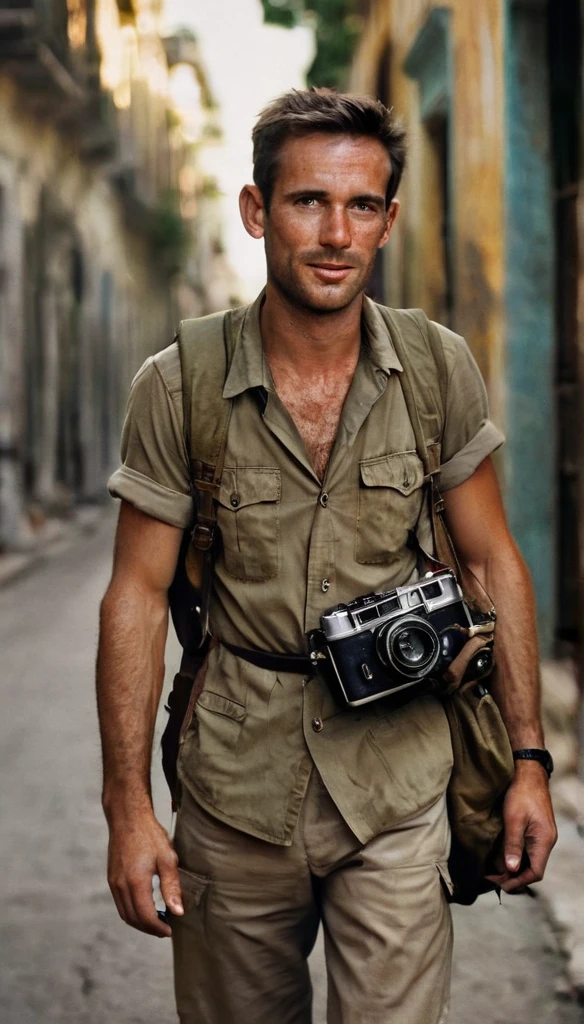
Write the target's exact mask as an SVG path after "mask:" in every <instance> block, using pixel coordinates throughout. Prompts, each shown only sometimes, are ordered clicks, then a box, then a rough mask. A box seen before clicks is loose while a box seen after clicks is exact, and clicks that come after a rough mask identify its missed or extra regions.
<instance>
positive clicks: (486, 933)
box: [0, 512, 582, 1024]
mask: <svg viewBox="0 0 584 1024" xmlns="http://www.w3.org/2000/svg"><path fill="white" fill-rule="evenodd" d="M111 536H112V517H111V514H110V513H109V512H107V513H104V517H103V521H102V523H101V525H100V526H99V528H98V530H97V532H96V533H94V534H92V535H88V536H87V537H85V538H82V539H79V538H77V539H76V540H75V541H74V542H72V543H71V544H70V545H68V546H67V545H65V544H64V545H63V547H62V550H61V551H59V552H54V553H53V554H52V555H51V557H50V559H48V560H47V561H46V562H45V563H44V564H42V565H41V566H40V567H37V568H36V569H35V570H34V571H31V572H30V573H29V575H27V576H26V577H22V578H20V579H19V580H17V581H15V582H13V583H12V584H11V585H9V586H7V587H6V588H5V589H4V590H2V591H0V649H1V650H2V661H1V664H2V715H1V716H0V765H1V768H2V774H3V784H2V787H1V789H0V820H1V821H2V829H1V832H0V875H1V878H2V883H3V897H2V916H1V923H0V932H1V939H0V941H1V956H0V1020H1V1021H2V1022H3V1024H33V1022H34V1024H49V1022H53V1021H54V1022H58V1024H66V1022H67V1024H68V1022H74V1024H106V1022H107V1024H150V1022H153V1024H154V1022H156V1024H165V1022H169V1024H170V1022H172V1021H173V1020H175V1019H176V1017H175V1014H174V1012H173V1004H172V989H171V958H170V945H169V943H168V942H165V941H158V940H155V939H151V938H148V937H146V936H144V935H141V934H139V933H137V932H132V931H131V930H130V929H128V928H126V926H125V925H123V924H122V923H121V922H120V921H119V920H118V918H117V916H116V913H115V910H114V907H113V904H112V902H111V899H110V896H109V893H108V891H107V887H106V883H105V877H104V873H105V856H106V831H105V826H104V822H103V819H102V813H101V809H100V803H99V791H100V773H99V752H98V737H97V729H96V718H95V710H94V696H93V662H94V655H95V646H96V635H97V605H98V602H99V598H100V596H101V594H102V593H103V590H104V588H105V586H106V582H107V579H108V575H109V570H110V547H111ZM176 657H177V654H176V649H175V648H174V647H173V648H172V650H171V652H169V657H168V663H169V665H170V666H171V667H172V665H173V664H175V662H176ZM155 788H156V792H157V806H158V808H159V812H160V816H161V819H162V820H163V823H164V824H168V813H167V809H166V808H167V800H166V796H165V793H164V784H163V783H162V781H161V778H160V774H159V773H158V772H157V776H156V786H155ZM455 928H456V967H455V973H454V989H453V1008H452V1017H451V1021H452V1024H470V1022H471V1021H474V1020H475V1019H476V1020H480V1022H481V1024H544V1022H545V1024H552V1022H553V1024H576V1022H577V1021H581V1019H582V1018H581V1011H579V1010H578V1009H577V1007H576V1006H574V1005H573V1004H571V1003H566V1002H562V1001H560V1000H559V999H558V998H557V997H556V994H555V993H556V989H557V987H558V985H559V986H560V987H561V979H562V964H561V960H560V957H559V955H558V953H557V949H556V945H555V940H554V936H553V934H552V932H551V931H550V929H549V927H548V925H547V923H546V920H545V916H544V912H543V908H542V906H541V903H540V901H538V900H529V899H527V898H516V899H514V900H508V901H506V902H505V903H504V904H503V906H501V907H500V906H499V905H498V904H497V902H496V900H494V899H492V900H490V901H489V900H483V901H481V902H480V904H479V905H478V906H477V907H475V908H470V909H464V910H458V912H457V913H456V922H455ZM312 966H313V976H314V984H315V1024H323V1022H324V1019H325V1017H324V1001H325V994H324V968H323V960H322V952H321V949H320V946H319V947H318V948H317V950H316V951H315V953H314V955H313V960H312ZM225 1024H231V1022H227V1021H226V1022H225ZM234 1024H235V1022H234ZM388 1024H390V1022H388ZM420 1024H423V1022H420Z"/></svg>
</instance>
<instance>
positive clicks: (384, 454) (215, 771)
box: [109, 296, 503, 844]
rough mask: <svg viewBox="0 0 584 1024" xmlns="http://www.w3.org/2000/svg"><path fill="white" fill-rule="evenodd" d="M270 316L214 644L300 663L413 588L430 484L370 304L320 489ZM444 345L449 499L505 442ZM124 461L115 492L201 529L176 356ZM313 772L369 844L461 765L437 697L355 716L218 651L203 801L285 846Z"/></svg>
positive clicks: (239, 437)
mask: <svg viewBox="0 0 584 1024" xmlns="http://www.w3.org/2000/svg"><path fill="white" fill-rule="evenodd" d="M260 304H261V296H260V297H259V298H258V299H257V300H256V302H255V303H254V304H253V305H252V306H250V307H249V308H248V312H247V315H246V319H245V322H244V326H243V332H242V336H241V340H240V343H239V345H238V347H237V349H236V351H235V356H234V358H233V362H232V364H231V368H230V370H229V373H228V375H227V379H226V382H225V386H224V390H223V395H224V397H226V398H231V399H233V412H232V418H231V423H230V428H229V436H228V443H227V451H226V457H225V468H224V472H223V479H222V486H221V496H220V503H219V508H218V523H219V527H220V530H221V537H222V546H221V551H220V553H219V555H218V557H217V561H216V567H215V580H214V590H213V595H212V600H211V608H210V621H211V630H212V633H213V635H214V636H215V637H217V638H218V639H220V640H225V641H227V642H230V643H232V644H236V645H239V646H243V647H247V648H250V647H251V648H257V649H260V650H265V651H273V652H277V653H304V652H306V640H305V632H306V630H308V629H311V628H313V627H315V626H318V624H319V617H320V615H321V614H322V613H323V612H324V611H325V610H326V609H328V608H329V607H331V606H332V605H335V604H338V603H339V602H341V601H349V600H352V599H353V598H355V597H357V596H359V595H361V594H365V593H368V592H370V591H383V590H389V589H391V588H393V587H395V586H397V585H399V584H402V583H404V582H406V581H408V580H411V579H413V578H415V574H416V566H415V560H416V556H415V553H414V552H412V551H411V550H410V549H409V548H408V547H407V537H408V531H409V530H410V529H411V528H413V527H414V526H415V525H416V523H418V527H417V529H418V535H419V537H420V539H421V541H422V542H423V543H424V542H425V543H426V544H428V543H429V536H430V524H429V522H428V515H427V512H426V503H423V502H422V494H423V486H422V485H423V479H424V474H423V467H422V464H421V462H420V460H419V458H418V456H417V454H416V451H415V440H414V434H413V430H412V427H411V424H410V421H409V417H408V414H407V410H406V406H405V402H404V398H403V394H402V390H401V386H400V382H399V375H400V372H402V367H401V364H400V362H399V359H398V358H397V355H396V353H395V350H394V348H393V345H392V343H391V340H390V338H389V336H388V333H387V330H386V328H385V325H384V322H383V320H382V319H381V317H380V315H379V313H378V312H377V310H376V309H375V306H374V305H373V303H371V302H370V301H369V300H365V303H364V315H363V328H364V329H363V345H362V351H361V357H360V360H359V363H358V366H357V369H356V371H355V375H354V377H353V381H352V383H351V387H350V390H349V394H348V396H347V399H346V401H345V404H344V407H343V411H342V416H341V421H340V424H339V429H338V434H337V438H336V441H335V444H334V447H333V451H332V453H331V457H330V461H329V465H328V467H327V470H326V474H325V477H324V480H322V481H320V480H319V479H318V477H317V475H316V474H315V472H314V470H313V468H312V466H311V464H310V462H309V460H308V458H307V455H306V451H305V449H304V445H303V442H302V440H301V438H300V436H299V434H298V431H297V430H296V427H295V425H294V423H293V421H292V419H291V417H290V416H289V414H288V412H287V410H286V409H285V407H284V406H283V404H282V403H281V401H280V399H279V398H278V395H277V393H276V390H275V387H274V383H273V380H272V377H271V374H270V370H269V367H268V364H267V361H266V359H265V356H264V353H263V347H262V339H261V332H260V321H259V313H260ZM439 330H440V334H441V337H442V339H443V343H444V350H445V355H446V360H447V366H448V368H449V384H448V397H447V409H446V418H445V427H444V433H443V438H442V474H441V486H442V489H443V490H447V489H449V488H452V487H455V486H457V485H458V484H461V483H462V482H463V481H464V480H466V479H468V477H470V476H471V475H472V473H473V472H474V470H475V469H476V467H477V466H478V465H479V463H480V462H481V461H482V460H483V459H484V458H485V457H486V456H487V455H489V454H490V453H491V452H493V451H494V450H495V449H496V448H498V447H499V445H500V444H501V443H502V441H503V437H502V435H501V434H500V432H499V431H498V430H497V429H496V427H495V426H494V425H493V424H492V423H491V421H490V420H489V418H488V405H487V397H486V391H485V387H484V384H483V381H482V379H481V376H480V373H479V371H478V368H477V366H476V363H475V361H474V359H473V357H472V355H471V353H470V351H469V349H468V347H467V345H466V343H465V342H464V340H463V339H462V338H460V337H458V336H457V335H455V334H453V333H452V332H451V331H449V330H447V329H446V328H444V327H439ZM435 442H436V443H437V444H439V443H440V439H439V438H438V437H436V438H435ZM122 461H123V465H122V466H121V467H120V469H118V470H117V471H116V472H115V473H114V474H113V476H112V477H111V479H110V481H109V489H110V492H111V494H112V495H114V496H116V497H120V498H124V499H125V500H126V501H128V502H130V503H131V504H133V505H135V506H136V507H137V508H139V509H141V510H142V511H144V512H146V513H148V514H149V515H151V516H153V517H155V518H157V519H160V520H162V521H163V522H166V523H169V524H171V525H174V526H177V527H187V526H188V525H189V524H190V523H191V522H192V519H193V506H192V499H191V492H190V484H189V464H188V457H187V452H186V449H185V441H184V436H183V414H182V393H181V374H180V362H179V356H178V349H177V346H176V344H173V345H171V346H169V348H167V349H165V350H164V351H162V352H160V353H158V354H157V355H156V356H154V357H152V358H150V359H148V360H147V361H146V363H145V364H144V366H143V367H142V368H141V370H140V371H139V372H138V374H137V376H136V378H135V379H134V382H133V384H132V389H131V392H130V398H129V403H128V410H127V415H126V420H125V423H124V429H123V436H122ZM422 505H423V506H424V507H423V508H422ZM421 510H422V511H421ZM313 762H314V763H315V764H316V766H317V768H318V770H319V772H320V774H321V776H322V778H323V780H324V782H325V785H326V787H327V789H328V790H329V793H330V795H331V797H332V798H333V800H334V801H335V803H336V804H337V806H338V808H339V810H340V812H341V813H342V815H343V816H344V818H345V820H346V821H347V823H348V824H349V826H350V828H351V829H352V830H353V831H354V833H355V834H356V835H357V837H358V838H359V839H360V840H361V841H362V842H365V841H367V840H368V839H369V838H371V836H373V835H375V834H377V833H378V832H380V831H382V830H384V829H385V828H389V827H392V826H393V825H395V824H396V823H398V822H400V821H403V820H405V819H406V818H408V817H410V816H412V815H414V814H417V813H419V812H420V811H421V810H422V809H423V808H425V807H427V806H429V805H430V804H431V803H432V802H433V801H434V800H436V799H437V798H438V796H439V795H440V794H441V793H442V792H443V791H444V789H445V786H446V784H447V781H448V777H449V773H450V768H451V764H452V754H451V747H450V736H449V729H448V724H447V721H446V717H445V714H444V712H443V710H442V707H441V705H440V703H439V702H438V701H437V700H436V699H435V698H434V697H427V698H423V699H418V700H415V701H413V702H411V703H410V704H408V705H405V706H404V707H402V708H401V709H398V710H395V709H393V710H390V709H388V707H387V705H386V703H385V702H384V701H383V700H382V701H379V702H377V703H374V704H369V705H365V706H363V707H360V708H359V709H357V710H352V709H346V708H344V707H340V706H339V704H338V703H337V702H336V700H335V698H334V697H333V696H332V695H331V693H330V692H329V691H328V689H327V687H326V685H325V684H324V683H323V682H322V681H321V680H320V679H319V678H304V679H303V678H302V677H301V676H299V675H298V674H293V673H283V672H272V671H269V670H267V669H260V668H256V667H254V666H253V665H251V664H249V663H247V662H245V661H243V660H241V659H239V658H237V657H235V656H234V655H233V654H231V653H230V652H229V651H227V650H226V648H225V647H223V646H221V645H219V646H217V647H216V648H214V649H213V650H212V652H211V654H210V657H209V662H208V667H207V673H206V677H205V685H204V689H203V691H202V693H201V695H200V697H199V699H198V702H197V705H196V709H195V714H194V716H193V720H192V722H191V725H190V728H189V729H188V731H187V734H186V737H185V741H184V743H183V746H182V749H181V756H180V761H179V769H180V774H181V777H182V779H183V782H184V784H185V785H186V786H187V787H188V788H189V790H190V791H191V793H192V795H193V796H194V797H195V799H196V800H197V801H198V802H199V803H200V804H201V805H202V806H203V807H204V808H205V809H206V810H208V811H209V812H210V813H212V814H214V815H215V816H216V817H218V818H220V819H221V820H223V821H225V822H227V823H228V824H230V825H232V826H234V827H236V828H240V829H242V830H243V831H245V832H248V833H250V834H251V835H255V836H258V837H260V838H263V839H267V840H269V841H271V842H275V843H281V844H288V843H290V841H291V837H292V832H293V830H294V825H295V822H296V818H297V815H298V811H299V808H300V804H301V801H302V798H303V795H304V792H305V788H306V784H307V781H308V777H309V774H310V771H311V767H312V763H313Z"/></svg>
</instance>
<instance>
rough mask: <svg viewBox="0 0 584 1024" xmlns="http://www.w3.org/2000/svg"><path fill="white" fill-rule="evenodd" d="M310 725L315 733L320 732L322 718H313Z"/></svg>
mask: <svg viewBox="0 0 584 1024" xmlns="http://www.w3.org/2000/svg"><path fill="white" fill-rule="evenodd" d="M311 724H312V728H313V729H314V731H315V732H322V718H313V719H312V723H311Z"/></svg>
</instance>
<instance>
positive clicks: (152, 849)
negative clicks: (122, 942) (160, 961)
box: [108, 812, 184, 938]
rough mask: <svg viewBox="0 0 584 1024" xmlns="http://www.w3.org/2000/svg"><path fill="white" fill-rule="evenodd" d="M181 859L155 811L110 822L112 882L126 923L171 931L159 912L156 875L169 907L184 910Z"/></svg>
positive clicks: (161, 934)
mask: <svg viewBox="0 0 584 1024" xmlns="http://www.w3.org/2000/svg"><path fill="white" fill-rule="evenodd" d="M177 863H178V858H177V855H176V853H175V851H174V849H173V847H172V844H171V841H170V839H169V837H168V834H167V833H166V832H165V830H164V829H163V828H162V826H161V825H159V823H158V822H157V820H156V818H155V817H154V815H153V814H152V813H151V812H145V813H143V814H141V815H140V816H138V817H137V818H135V819H133V820H128V819H127V818H126V819H125V820H120V821H119V823H115V824H112V825H111V826H110V842H109V854H108V882H109V886H110V889H111V891H112V895H113V898H114V900H115V904H116V907H117V908H118V913H119V915H120V917H121V918H122V920H123V921H125V922H126V924H129V925H131V926H132V928H137V929H138V930H139V931H141V932H147V934H148V935H157V936H158V937H159V938H165V937H168V936H169V935H171V930H170V928H169V926H168V925H167V924H164V922H163V921H161V920H160V919H159V917H158V915H157V913H156V908H155V906H154V900H153V898H152V877H153V875H158V876H159V878H160V888H161V891H162V896H163V899H164V902H165V903H166V906H167V907H168V908H169V910H171V911H172V913H173V914H178V915H181V914H183V913H184V910H183V905H182V900H181V894H180V883H179V877H178V871H177Z"/></svg>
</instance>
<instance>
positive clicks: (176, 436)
mask: <svg viewBox="0 0 584 1024" xmlns="http://www.w3.org/2000/svg"><path fill="white" fill-rule="evenodd" d="M121 459H122V465H121V466H120V467H119V469H117V470H116V471H115V473H113V475H112V476H111V477H110V479H109V481H108V490H109V492H110V494H111V495H112V496H113V497H114V498H123V499H124V500H125V501H128V502H129V503H130V504H131V505H134V506H135V507H136V508H138V509H140V511H142V512H146V513H147V515H150V516H152V517H153V518H154V519H160V520H162V522H164V523H168V524H169V525H170V526H178V527H180V528H181V529H185V528H186V527H187V526H189V525H190V523H191V522H192V519H193V501H192V497H191V488H190V478H189V462H188V456H187V452H186V448H185V442H184V436H183V412H182V391H181V381H180V357H179V354H178V348H177V346H176V344H175V345H171V346H170V347H169V348H167V349H165V350H164V352H161V353H159V354H158V355H156V356H153V357H151V358H150V359H147V360H146V362H145V363H144V365H143V366H142V367H141V369H140V370H139V371H138V373H137V374H136V376H135V378H134V380H133V382H132V386H131V388H130V395H129V398H128V405H127V408H126V416H125V419H124V426H123V429H122V442H121Z"/></svg>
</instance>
